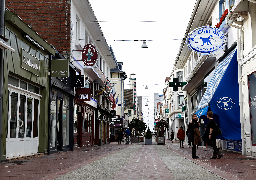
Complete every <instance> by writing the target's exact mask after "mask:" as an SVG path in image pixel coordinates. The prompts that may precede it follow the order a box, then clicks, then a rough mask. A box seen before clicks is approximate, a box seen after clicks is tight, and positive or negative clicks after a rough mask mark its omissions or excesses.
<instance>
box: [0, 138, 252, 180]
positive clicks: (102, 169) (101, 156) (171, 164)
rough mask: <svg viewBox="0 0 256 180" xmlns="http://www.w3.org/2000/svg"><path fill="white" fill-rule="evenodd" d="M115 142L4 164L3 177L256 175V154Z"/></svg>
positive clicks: (91, 177)
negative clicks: (215, 155) (194, 152)
mask: <svg viewBox="0 0 256 180" xmlns="http://www.w3.org/2000/svg"><path fill="white" fill-rule="evenodd" d="M143 144H144V143H143V142H141V143H140V144H130V145H124V144H122V145H118V144H117V143H111V144H108V145H104V146H98V147H84V148H80V149H76V150H75V151H73V152H72V151H69V152H61V153H56V154H51V155H41V156H39V157H30V158H27V159H20V160H16V161H10V162H3V163H1V164H0V174H1V176H0V179H1V180H2V179H127V180H128V179H255V174H254V173H255V172H254V171H255V168H254V166H255V165H256V163H255V162H256V160H255V159H254V158H251V157H247V156H242V155H241V154H239V153H235V152H231V151H230V152H228V151H224V152H223V154H224V157H223V158H222V159H210V157H211V153H212V149H210V148H205V147H199V148H198V149H197V155H198V156H199V159H196V160H195V159H192V158H191V148H189V147H188V146H187V145H185V148H179V144H178V143H171V142H170V141H169V140H167V142H166V145H164V146H163V145H156V143H153V145H143Z"/></svg>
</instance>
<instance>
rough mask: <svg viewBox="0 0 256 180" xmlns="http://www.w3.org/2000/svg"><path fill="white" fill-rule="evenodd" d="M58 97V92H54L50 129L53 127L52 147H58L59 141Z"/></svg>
mask: <svg viewBox="0 0 256 180" xmlns="http://www.w3.org/2000/svg"><path fill="white" fill-rule="evenodd" d="M56 96H57V91H56V90H52V101H51V121H50V127H51V130H50V131H51V135H50V147H56V139H57V134H56V120H57V114H56V110H57V108H56Z"/></svg>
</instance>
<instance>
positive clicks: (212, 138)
mask: <svg viewBox="0 0 256 180" xmlns="http://www.w3.org/2000/svg"><path fill="white" fill-rule="evenodd" d="M207 118H208V119H209V122H208V123H207V125H206V126H207V130H206V132H208V133H209V139H208V143H209V144H210V146H212V147H213V156H212V157H211V159H217V158H218V159H220V158H221V157H222V156H223V155H222V154H221V153H220V150H219V148H217V146H216V137H217V135H216V122H215V120H214V119H213V112H212V111H208V112H207Z"/></svg>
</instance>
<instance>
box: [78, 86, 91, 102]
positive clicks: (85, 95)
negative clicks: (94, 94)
mask: <svg viewBox="0 0 256 180" xmlns="http://www.w3.org/2000/svg"><path fill="white" fill-rule="evenodd" d="M76 97H77V101H83V102H84V101H90V100H91V88H78V89H77V90H76Z"/></svg>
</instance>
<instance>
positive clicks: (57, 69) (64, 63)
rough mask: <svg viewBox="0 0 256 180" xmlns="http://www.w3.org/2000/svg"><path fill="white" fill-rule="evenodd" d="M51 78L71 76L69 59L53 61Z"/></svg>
mask: <svg viewBox="0 0 256 180" xmlns="http://www.w3.org/2000/svg"><path fill="white" fill-rule="evenodd" d="M51 76H52V77H68V76H69V61H68V59H54V60H52V61H51Z"/></svg>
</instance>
